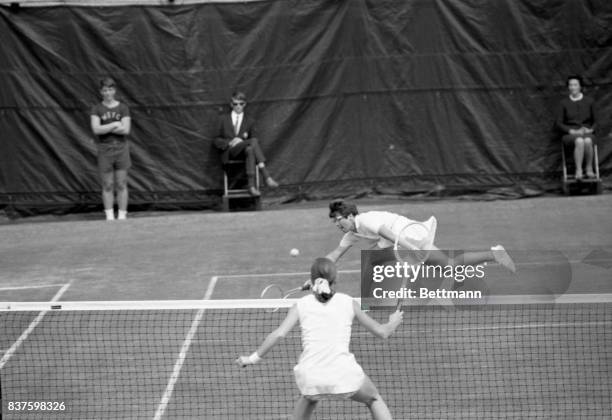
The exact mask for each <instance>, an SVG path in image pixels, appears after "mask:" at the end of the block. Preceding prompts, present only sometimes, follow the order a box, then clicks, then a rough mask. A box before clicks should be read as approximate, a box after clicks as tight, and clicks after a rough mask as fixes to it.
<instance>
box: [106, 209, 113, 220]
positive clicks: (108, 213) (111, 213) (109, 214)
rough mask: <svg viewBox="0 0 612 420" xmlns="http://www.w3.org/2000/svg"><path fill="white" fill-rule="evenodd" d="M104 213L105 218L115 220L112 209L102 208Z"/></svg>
mask: <svg viewBox="0 0 612 420" xmlns="http://www.w3.org/2000/svg"><path fill="white" fill-rule="evenodd" d="M104 213H105V214H106V220H115V212H114V211H113V209H104Z"/></svg>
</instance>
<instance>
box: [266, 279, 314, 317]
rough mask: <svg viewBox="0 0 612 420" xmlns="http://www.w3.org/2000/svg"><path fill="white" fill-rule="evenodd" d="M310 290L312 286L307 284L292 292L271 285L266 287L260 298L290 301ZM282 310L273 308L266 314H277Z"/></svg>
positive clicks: (276, 285) (291, 290)
mask: <svg viewBox="0 0 612 420" xmlns="http://www.w3.org/2000/svg"><path fill="white" fill-rule="evenodd" d="M308 289H310V284H309V283H306V284H304V285H303V286H300V287H296V288H294V289H290V290H287V291H285V290H283V288H282V287H280V286H279V285H278V284H270V285H268V286H266V287H265V288H264V289H263V290H262V291H261V294H260V295H259V297H260V298H261V299H288V298H290V297H291V296H293V295H295V294H296V293H300V292H303V291H304V290H308ZM279 309H280V308H271V309H267V310H266V312H276V311H278V310H279Z"/></svg>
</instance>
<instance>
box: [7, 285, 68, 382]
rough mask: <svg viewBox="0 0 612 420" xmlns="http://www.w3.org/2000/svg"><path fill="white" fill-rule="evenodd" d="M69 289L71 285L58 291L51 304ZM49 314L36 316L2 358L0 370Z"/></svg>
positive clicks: (45, 311)
mask: <svg viewBox="0 0 612 420" xmlns="http://www.w3.org/2000/svg"><path fill="white" fill-rule="evenodd" d="M69 287H70V283H66V284H64V285H63V286H62V288H61V289H59V290H58V291H57V293H56V294H55V296H53V297H52V298H51V300H50V302H57V301H58V300H59V298H61V297H62V295H63V294H64V293H65V292H66V290H68V288H69ZM47 312H48V310H43V311H42V312H40V313H39V314H38V315H37V316H36V318H34V320H33V321H32V322H30V325H29V326H28V328H26V330H25V331H24V332H22V333H21V335H20V336H19V338H18V339H17V341H15V342H14V343H13V345H12V346H11V347H10V348H9V349H8V350H7V351H6V353H4V356H2V359H0V370H1V369H2V368H3V367H4V365H5V364H6V363H7V362H8V361H9V360H10V358H11V357H12V356H13V354H14V353H15V352H16V351H17V349H18V348H19V346H21V343H23V342H24V341H25V340H26V339H27V338H28V336H29V335H30V333H31V332H32V331H33V330H34V328H36V326H37V325H38V324H39V323H40V321H42V319H43V318H44V317H45V314H46V313H47Z"/></svg>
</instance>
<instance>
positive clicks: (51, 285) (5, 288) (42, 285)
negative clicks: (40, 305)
mask: <svg viewBox="0 0 612 420" xmlns="http://www.w3.org/2000/svg"><path fill="white" fill-rule="evenodd" d="M64 285H65V283H61V284H38V285H32V286H5V287H0V291H1V290H25V289H43V288H45V287H62V286H64Z"/></svg>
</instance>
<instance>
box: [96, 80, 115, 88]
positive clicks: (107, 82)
mask: <svg viewBox="0 0 612 420" xmlns="http://www.w3.org/2000/svg"><path fill="white" fill-rule="evenodd" d="M105 87H108V88H111V87H115V81H114V80H113V79H112V78H111V77H105V78H104V79H101V80H100V89H102V88H105Z"/></svg>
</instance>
